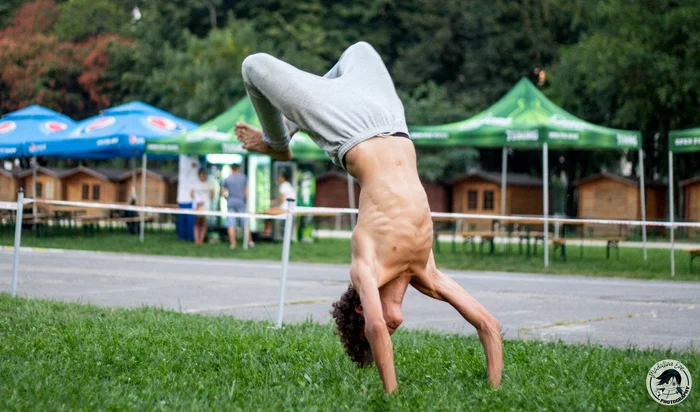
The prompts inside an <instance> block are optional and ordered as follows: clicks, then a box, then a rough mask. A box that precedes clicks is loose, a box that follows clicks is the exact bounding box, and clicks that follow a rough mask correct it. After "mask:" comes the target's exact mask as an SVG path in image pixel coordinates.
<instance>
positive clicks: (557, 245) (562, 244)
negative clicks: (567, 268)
mask: <svg viewBox="0 0 700 412" xmlns="http://www.w3.org/2000/svg"><path fill="white" fill-rule="evenodd" d="M552 245H554V257H556V256H557V249H559V250H561V259H562V260H564V261H566V239H553V240H552Z"/></svg>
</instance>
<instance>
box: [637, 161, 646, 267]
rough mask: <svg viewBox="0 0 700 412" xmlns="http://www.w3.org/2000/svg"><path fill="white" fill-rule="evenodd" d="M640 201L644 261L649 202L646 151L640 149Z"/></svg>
mask: <svg viewBox="0 0 700 412" xmlns="http://www.w3.org/2000/svg"><path fill="white" fill-rule="evenodd" d="M639 200H640V202H641V203H642V244H643V250H644V260H647V226H646V224H644V223H646V222H647V201H646V187H645V185H644V150H642V149H641V148H640V149H639Z"/></svg>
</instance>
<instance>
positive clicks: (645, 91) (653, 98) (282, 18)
mask: <svg viewBox="0 0 700 412" xmlns="http://www.w3.org/2000/svg"><path fill="white" fill-rule="evenodd" d="M10 15H11V16H12V18H10V17H9V16H10ZM698 21H700V3H698V2H697V1H694V0H654V1H652V0H591V1H587V2H577V1H574V2H571V1H566V0H508V1H507V0H473V1H469V2H464V1H460V0H443V1H441V2H439V3H435V2H433V1H429V0H402V1H398V0H357V1H352V2H338V1H330V0H308V1H304V2H299V1H296V0H60V1H59V0H57V1H56V3H54V2H53V1H49V0H36V1H32V2H22V1H19V0H5V1H3V2H1V3H0V30H2V31H1V32H0V69H1V72H0V98H1V99H2V100H1V101H0V110H1V111H8V110H13V109H16V108H19V107H22V106H24V105H27V104H31V103H40V104H45V105H47V106H50V107H52V108H54V109H57V110H60V111H62V112H64V113H67V114H69V115H71V116H74V117H78V118H81V117H86V116H88V115H92V114H95V112H96V111H97V110H99V109H100V108H103V107H106V106H108V105H112V104H118V103H121V102H123V101H127V100H133V99H139V100H143V101H146V102H148V103H151V104H155V105H157V106H159V107H161V108H163V109H165V110H169V111H172V112H174V113H175V114H178V115H181V116H184V117H187V118H190V119H192V120H195V121H204V120H207V119H209V118H211V117H212V116H214V115H216V114H217V113H220V112H221V111H223V110H225V109H226V108H227V107H229V106H230V105H231V104H233V103H234V102H236V101H237V100H238V99H240V98H241V97H243V96H244V90H243V87H242V84H241V79H240V63H241V61H242V59H243V58H244V57H245V56H246V55H247V54H248V53H252V52H257V51H265V52H268V53H271V54H273V55H275V56H278V57H280V58H282V59H284V60H287V61H289V62H290V63H292V64H294V65H296V66H297V67H299V68H301V69H304V70H308V71H311V72H313V73H316V74H323V73H324V72H325V71H326V70H328V69H329V68H330V67H331V66H332V65H333V64H334V63H335V61H336V60H337V59H338V57H339V56H340V54H341V53H342V51H343V50H344V49H345V48H346V47H347V46H349V45H350V44H352V43H354V42H357V41H360V40H365V41H368V42H370V43H371V44H372V45H373V46H374V47H375V48H376V49H377V50H378V51H379V53H380V54H381V56H382V58H383V59H384V61H385V63H386V65H387V67H388V68H389V71H390V72H391V74H392V77H393V79H394V82H395V85H396V88H397V90H398V92H399V95H400V96H401V98H402V100H403V102H404V106H405V109H406V115H407V119H408V121H409V123H410V124H441V123H446V122H453V121H457V120H462V119H465V118H467V117H470V116H472V115H474V114H476V113H477V112H479V111H482V110H484V109H485V108H487V107H488V106H489V105H491V104H493V103H494V102H495V101H496V100H497V99H499V98H500V97H501V96H502V95H503V94H504V93H505V92H507V91H508V90H509V89H510V88H511V87H512V86H513V84H515V82H517V81H518V80H519V79H520V78H521V77H528V78H530V79H531V80H533V81H534V82H536V83H537V82H539V83H540V85H542V86H543V88H542V90H543V92H544V93H545V94H547V95H548V96H550V97H551V98H552V99H553V100H554V101H555V102H556V103H558V104H560V105H561V106H562V107H563V108H564V109H566V110H568V111H570V112H572V113H574V114H576V115H577V116H579V117H581V118H584V119H586V120H588V121H591V122H594V123H599V124H602V125H606V126H612V127H619V128H628V129H641V130H642V132H643V135H644V148H645V150H646V151H647V154H648V158H647V165H648V166H649V168H648V170H651V172H650V176H649V177H653V176H656V175H665V173H666V163H665V162H666V160H665V159H666V157H665V155H664V153H665V148H666V143H667V135H668V131H669V130H670V129H672V128H681V127H690V126H695V125H698V124H700V112H698V111H697V110H693V109H689V108H697V107H698V106H699V104H698V103H699V101H698V100H699V97H698V95H699V92H698V90H700V79H699V76H700V71H699V70H698V67H700V61H699V59H700V53H698V50H700V34H699V31H700V25H698V24H697V22H698ZM627 158H628V159H629V160H631V161H633V162H636V161H637V160H636V159H637V158H636V155H635V154H633V153H628V154H627ZM549 160H550V165H551V169H552V171H553V173H554V174H557V175H563V176H565V178H566V179H565V180H568V181H572V180H575V179H577V178H580V177H583V176H586V175H588V174H591V173H595V172H597V171H599V170H600V169H601V168H607V169H608V170H613V171H615V170H616V169H618V168H619V164H620V161H619V160H620V154H619V153H615V152H600V153H599V152H587V151H552V152H551V154H550V159H549ZM679 160H680V167H679V169H680V170H679V174H680V175H681V176H687V175H689V174H692V173H694V172H693V171H694V170H697V169H698V166H700V164H697V162H698V160H697V157H696V156H695V157H693V156H685V157H684V158H683V159H679ZM500 162H501V151H500V150H479V151H478V152H477V151H474V150H471V149H468V150H463V151H462V150H460V151H454V150H425V151H423V152H422V153H421V154H420V155H419V168H420V171H421V173H422V174H423V175H424V176H428V177H430V178H435V179H449V178H451V177H454V176H455V175H456V174H460V173H463V172H464V171H466V169H467V168H470V167H473V166H476V165H478V166H480V167H483V168H486V169H490V170H499V169H500ZM540 165H541V154H540V153H539V152H537V151H515V152H512V153H511V154H510V157H509V169H510V170H511V171H516V172H528V173H535V174H540V173H541V166H540ZM570 199H572V197H570ZM570 203H571V202H570ZM570 206H571V205H570Z"/></svg>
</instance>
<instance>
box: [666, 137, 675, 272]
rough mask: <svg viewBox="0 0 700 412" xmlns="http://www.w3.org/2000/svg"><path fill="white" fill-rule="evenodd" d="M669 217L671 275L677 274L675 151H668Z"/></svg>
mask: <svg viewBox="0 0 700 412" xmlns="http://www.w3.org/2000/svg"><path fill="white" fill-rule="evenodd" d="M668 200H669V209H668V218H669V222H671V227H670V228H669V230H671V276H676V254H675V251H674V249H675V239H674V232H675V230H674V228H673V210H674V205H673V203H674V199H673V152H672V151H670V150H669V151H668Z"/></svg>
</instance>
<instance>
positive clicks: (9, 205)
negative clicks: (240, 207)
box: [0, 199, 700, 229]
mask: <svg viewBox="0 0 700 412" xmlns="http://www.w3.org/2000/svg"><path fill="white" fill-rule="evenodd" d="M33 202H35V200H34V199H24V202H23V203H24V204H25V205H27V204H30V203H33ZM36 204H37V205H42V204H46V205H56V206H75V207H84V208H89V209H107V210H128V211H133V212H145V213H159V214H172V215H196V216H215V217H245V218H261V219H274V220H285V219H286V214H285V213H283V214H275V215H269V214H264V213H237V212H217V211H211V210H194V209H177V208H167V207H151V206H132V205H123V204H117V203H92V202H74V201H67V200H42V199H37V200H36ZM0 209H2V210H17V202H0ZM291 213H292V215H294V216H314V215H329V214H337V215H341V214H357V213H359V210H358V209H352V208H335V207H304V206H297V207H295V208H294V209H293V210H292V211H291ZM430 215H431V216H432V217H437V218H450V219H475V220H503V221H513V222H514V223H518V222H521V221H524V220H526V221H528V222H542V223H544V221H545V218H544V217H543V216H522V215H507V216H505V215H480V214H471V213H444V212H432V213H430ZM547 220H548V221H549V222H551V223H560V224H601V225H628V226H643V227H664V228H670V227H673V228H683V227H686V228H698V229H700V222H677V221H676V222H673V223H670V222H664V221H657V222H654V221H648V220H647V221H642V220H623V219H581V218H568V217H555V216H550V217H549V218H548V219H547Z"/></svg>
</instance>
